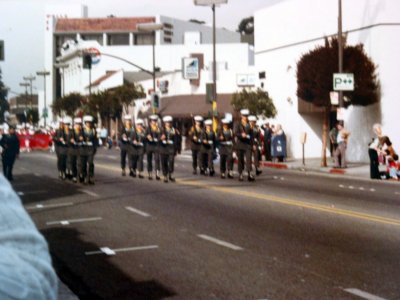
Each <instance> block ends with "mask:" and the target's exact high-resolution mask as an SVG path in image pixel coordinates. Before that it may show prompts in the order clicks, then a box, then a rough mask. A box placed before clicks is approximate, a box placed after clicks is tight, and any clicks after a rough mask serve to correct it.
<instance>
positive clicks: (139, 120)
mask: <svg viewBox="0 0 400 300" xmlns="http://www.w3.org/2000/svg"><path fill="white" fill-rule="evenodd" d="M143 123H144V122H143V119H137V120H136V125H143Z"/></svg>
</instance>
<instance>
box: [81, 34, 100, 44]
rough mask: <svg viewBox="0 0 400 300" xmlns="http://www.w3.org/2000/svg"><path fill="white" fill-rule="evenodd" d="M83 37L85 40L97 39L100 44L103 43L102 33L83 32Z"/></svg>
mask: <svg viewBox="0 0 400 300" xmlns="http://www.w3.org/2000/svg"><path fill="white" fill-rule="evenodd" d="M81 38H82V40H85V41H97V42H98V43H99V44H100V45H103V35H102V34H82V35H81Z"/></svg>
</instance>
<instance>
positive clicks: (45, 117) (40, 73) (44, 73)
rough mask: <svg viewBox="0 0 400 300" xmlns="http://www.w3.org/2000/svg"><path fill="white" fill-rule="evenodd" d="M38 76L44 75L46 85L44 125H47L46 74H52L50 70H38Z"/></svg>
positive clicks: (44, 84)
mask: <svg viewBox="0 0 400 300" xmlns="http://www.w3.org/2000/svg"><path fill="white" fill-rule="evenodd" d="M36 75H37V76H43V86H44V109H43V118H44V127H46V125H47V122H46V120H47V103H46V76H49V75H50V71H46V70H43V71H38V72H36Z"/></svg>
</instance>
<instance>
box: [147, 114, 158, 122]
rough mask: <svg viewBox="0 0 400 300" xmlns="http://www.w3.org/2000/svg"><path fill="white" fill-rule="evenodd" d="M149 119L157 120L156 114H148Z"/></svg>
mask: <svg viewBox="0 0 400 300" xmlns="http://www.w3.org/2000/svg"><path fill="white" fill-rule="evenodd" d="M149 119H150V120H151V121H158V116H157V115H151V116H149Z"/></svg>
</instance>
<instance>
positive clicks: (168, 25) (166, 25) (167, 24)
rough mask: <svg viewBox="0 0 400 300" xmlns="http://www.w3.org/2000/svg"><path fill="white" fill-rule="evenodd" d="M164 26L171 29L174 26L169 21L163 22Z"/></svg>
mask: <svg viewBox="0 0 400 300" xmlns="http://www.w3.org/2000/svg"><path fill="white" fill-rule="evenodd" d="M164 28H165V29H171V30H172V29H173V28H174V26H173V25H172V24H171V23H164Z"/></svg>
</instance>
